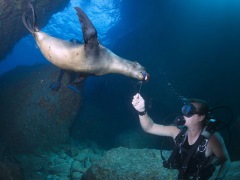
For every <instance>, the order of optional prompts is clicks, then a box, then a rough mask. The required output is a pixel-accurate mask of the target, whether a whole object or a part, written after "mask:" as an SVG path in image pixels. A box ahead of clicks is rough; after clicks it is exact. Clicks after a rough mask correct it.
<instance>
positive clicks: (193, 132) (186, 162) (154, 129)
mask: <svg viewBox="0 0 240 180" xmlns="http://www.w3.org/2000/svg"><path fill="white" fill-rule="evenodd" d="M132 105H133V107H134V108H135V109H136V110H137V111H138V115H139V120H140V124H141V126H142V128H143V130H144V131H145V132H147V133H150V134H154V135H159V136H168V137H172V138H173V139H174V141H175V149H174V150H173V152H172V154H171V156H170V157H169V159H168V160H164V159H163V166H164V167H165V168H175V169H177V170H178V172H179V173H178V179H195V180H199V179H200V180H205V179H209V178H210V177H211V176H212V173H213V172H214V171H215V166H214V165H213V162H214V159H215V160H216V159H217V160H218V162H219V163H220V169H219V171H218V173H217V177H216V178H215V179H216V180H217V179H223V178H224V177H225V175H226V173H227V172H228V169H229V167H230V164H231V161H230V157H229V154H228V152H227V149H226V146H225V144H224V141H223V139H222V137H221V135H220V134H219V133H218V132H216V128H215V127H216V126H215V123H216V122H215V120H214V119H212V118H211V110H210V108H209V106H208V104H207V103H206V102H205V101H203V100H200V99H188V101H187V103H185V104H184V106H183V107H182V114H181V116H179V117H177V118H176V121H177V122H178V125H177V126H174V125H169V126H164V125H161V124H156V123H154V122H153V120H152V119H151V117H150V116H149V115H148V114H147V111H146V109H145V101H144V99H143V98H142V96H141V95H140V94H139V93H137V94H136V95H135V96H133V100H132ZM180 127H181V128H180Z"/></svg>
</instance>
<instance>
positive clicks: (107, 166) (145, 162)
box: [84, 147, 177, 180]
mask: <svg viewBox="0 0 240 180" xmlns="http://www.w3.org/2000/svg"><path fill="white" fill-rule="evenodd" d="M163 153H164V156H166V157H167V156H169V153H170V152H168V151H164V152H163ZM176 176H177V171H176V170H169V169H165V168H164V167H163V166H162V159H161V156H160V151H159V150H154V149H128V148H124V147H119V148H116V149H112V150H109V151H108V152H107V153H106V155H105V156H103V158H101V159H100V160H99V161H96V162H95V163H93V165H92V166H91V167H90V168H89V169H88V171H87V172H86V174H85V175H84V179H91V180H100V179H105V180H112V179H138V180H145V179H169V177H173V178H174V177H176Z"/></svg>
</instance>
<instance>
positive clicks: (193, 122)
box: [183, 114, 201, 127]
mask: <svg viewBox="0 0 240 180" xmlns="http://www.w3.org/2000/svg"><path fill="white" fill-rule="evenodd" d="M183 118H184V119H185V121H186V122H185V126H187V127H189V126H193V125H196V124H198V123H200V122H201V116H199V115H198V114H194V115H192V116H191V117H187V116H183Z"/></svg>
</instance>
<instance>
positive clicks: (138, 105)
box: [132, 93, 145, 112]
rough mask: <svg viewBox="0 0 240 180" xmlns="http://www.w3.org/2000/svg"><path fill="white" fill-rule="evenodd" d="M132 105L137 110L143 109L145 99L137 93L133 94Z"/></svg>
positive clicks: (141, 110) (142, 110)
mask: <svg viewBox="0 0 240 180" xmlns="http://www.w3.org/2000/svg"><path fill="white" fill-rule="evenodd" d="M132 105H133V107H134V108H135V109H136V110H137V111H138V112H144V111H145V101H144V99H143V98H142V96H141V95H140V94H139V93H137V94H136V95H135V96H133V100H132Z"/></svg>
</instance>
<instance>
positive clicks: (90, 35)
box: [75, 7, 99, 47]
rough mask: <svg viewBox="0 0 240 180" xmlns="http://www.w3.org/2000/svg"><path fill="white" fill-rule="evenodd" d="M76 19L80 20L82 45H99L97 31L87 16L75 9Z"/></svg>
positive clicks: (77, 8)
mask: <svg viewBox="0 0 240 180" xmlns="http://www.w3.org/2000/svg"><path fill="white" fill-rule="evenodd" d="M75 10H76V11H77V15H78V18H79V20H80V23H81V26H82V32H83V38H84V43H85V45H86V46H91V47H92V46H96V45H98V44H99V42H98V37H97V30H96V29H95V27H94V26H93V24H92V22H91V21H90V19H89V18H88V17H87V15H86V14H85V13H84V12H83V11H82V10H81V9H80V8H79V7H75Z"/></svg>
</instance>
